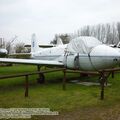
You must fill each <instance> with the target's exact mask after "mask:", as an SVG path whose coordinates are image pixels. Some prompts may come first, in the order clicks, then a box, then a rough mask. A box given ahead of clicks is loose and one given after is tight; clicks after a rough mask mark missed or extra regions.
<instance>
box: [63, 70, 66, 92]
mask: <svg viewBox="0 0 120 120" xmlns="http://www.w3.org/2000/svg"><path fill="white" fill-rule="evenodd" d="M63 73H64V76H63V90H66V69H64V70H63Z"/></svg>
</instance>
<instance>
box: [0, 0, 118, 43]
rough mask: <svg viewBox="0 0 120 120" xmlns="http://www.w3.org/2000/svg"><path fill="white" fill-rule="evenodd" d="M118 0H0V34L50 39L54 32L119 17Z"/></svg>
mask: <svg viewBox="0 0 120 120" xmlns="http://www.w3.org/2000/svg"><path fill="white" fill-rule="evenodd" d="M119 5H120V0H0V36H3V37H5V38H6V39H10V38H12V37H13V36H14V35H17V36H18V40H21V41H23V42H29V41H30V37H31V34H32V33H36V35H37V38H38V40H39V41H40V43H49V41H51V40H52V39H53V37H54V35H55V34H56V33H57V34H59V33H72V32H74V31H75V30H77V29H79V28H80V27H82V26H84V25H94V24H99V23H109V22H110V23H111V22H117V21H119V20H120V7H119Z"/></svg>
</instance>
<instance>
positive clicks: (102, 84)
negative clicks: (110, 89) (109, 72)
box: [100, 72, 106, 100]
mask: <svg viewBox="0 0 120 120" xmlns="http://www.w3.org/2000/svg"><path fill="white" fill-rule="evenodd" d="M105 81H106V78H105V74H104V72H101V81H100V84H101V95H100V99H101V100H103V99H104V87H105V86H104V84H105Z"/></svg>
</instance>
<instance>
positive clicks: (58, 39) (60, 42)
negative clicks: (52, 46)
mask: <svg viewBox="0 0 120 120" xmlns="http://www.w3.org/2000/svg"><path fill="white" fill-rule="evenodd" d="M57 45H63V42H62V39H61V38H60V37H58V38H57Z"/></svg>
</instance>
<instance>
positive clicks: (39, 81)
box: [37, 73, 45, 84]
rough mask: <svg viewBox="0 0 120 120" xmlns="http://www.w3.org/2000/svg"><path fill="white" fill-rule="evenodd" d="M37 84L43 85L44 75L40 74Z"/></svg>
mask: <svg viewBox="0 0 120 120" xmlns="http://www.w3.org/2000/svg"><path fill="white" fill-rule="evenodd" d="M37 83H39V84H43V83H45V76H44V74H42V73H41V74H40V77H39V78H37Z"/></svg>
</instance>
